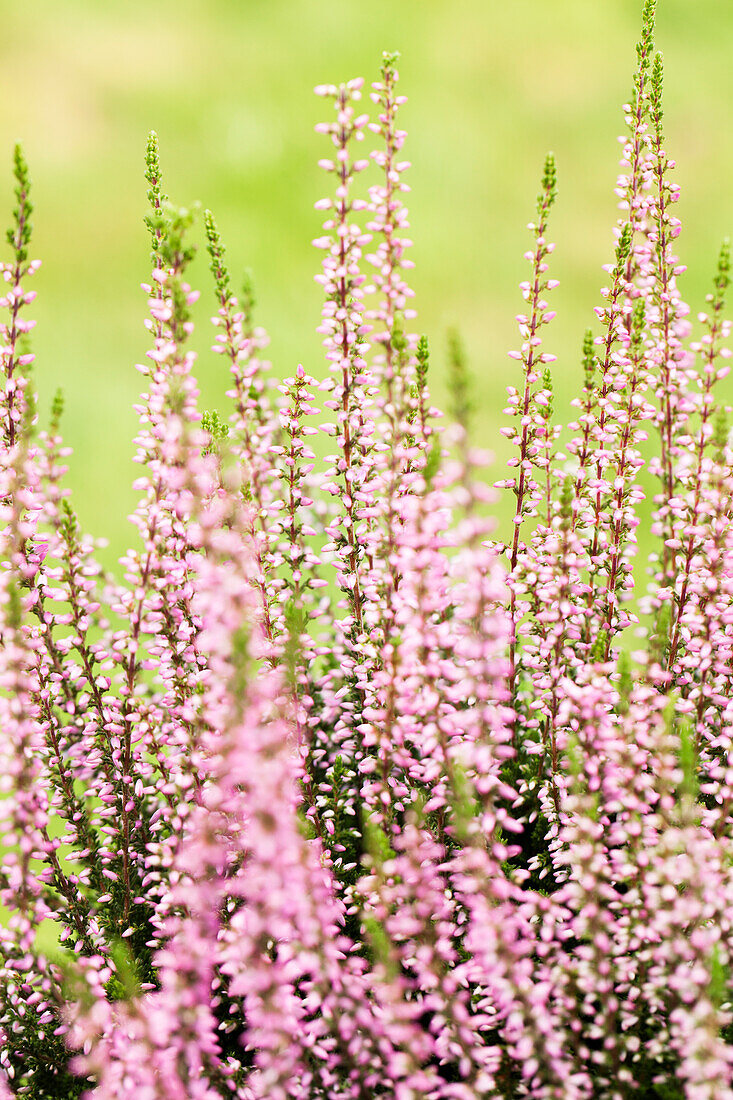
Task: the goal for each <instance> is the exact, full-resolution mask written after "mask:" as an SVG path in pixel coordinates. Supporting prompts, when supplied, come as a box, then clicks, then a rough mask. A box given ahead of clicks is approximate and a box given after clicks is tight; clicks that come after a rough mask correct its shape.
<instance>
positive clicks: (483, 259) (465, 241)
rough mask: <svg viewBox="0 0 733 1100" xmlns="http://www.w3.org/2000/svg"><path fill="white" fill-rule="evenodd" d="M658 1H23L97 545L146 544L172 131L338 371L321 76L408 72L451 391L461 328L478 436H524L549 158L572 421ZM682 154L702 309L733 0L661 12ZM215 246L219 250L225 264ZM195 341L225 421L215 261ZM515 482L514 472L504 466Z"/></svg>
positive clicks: (53, 317) (45, 352)
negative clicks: (148, 402) (626, 122)
mask: <svg viewBox="0 0 733 1100" xmlns="http://www.w3.org/2000/svg"><path fill="white" fill-rule="evenodd" d="M641 6H642V4H641V0H155V2H151V0H23V2H22V3H15V4H11V3H10V2H9V0H4V2H3V3H2V7H1V8H0V10H1V11H2V23H1V27H2V31H1V33H0V154H1V153H2V150H5V162H6V165H7V169H6V172H5V185H4V194H5V196H6V197H5V199H4V200H2V194H3V186H2V175H1V174H0V208H2V206H3V202H4V206H5V208H6V209H7V212H8V215H9V213H10V210H11V207H12V194H11V175H10V160H11V152H12V143H13V142H14V141H15V140H18V139H21V140H22V141H23V142H24V145H25V149H26V153H27V157H28V160H29V162H30V165H31V171H32V176H33V181H34V199H35V204H36V212H35V219H34V220H35V238H34V247H33V255H37V256H40V257H41V258H42V259H43V267H42V269H41V272H40V273H39V275H38V276H37V277H36V280H35V283H34V285H35V287H36V289H37V290H38V291H39V298H38V299H37V301H36V303H35V304H34V309H35V316H37V317H38V321H39V323H38V326H37V328H36V330H35V332H34V334H33V344H34V350H35V351H36V352H37V354H38V367H37V379H38V383H39V386H40V390H41V409H42V415H43V416H44V417H45V416H46V415H47V410H48V407H49V404H50V400H51V397H52V395H53V393H54V391H55V389H56V388H57V387H58V386H61V387H63V390H64V392H65V396H66V410H67V411H66V413H65V417H64V432H65V435H66V437H67V439H68V441H69V443H70V444H71V445H72V446H73V448H74V452H75V453H74V457H73V459H72V466H71V474H70V481H71V484H72V486H73V490H74V498H75V502H76V505H77V508H78V510H79V513H80V515H81V519H82V522H83V524H84V526H85V527H86V528H87V529H88V530H90V531H92V532H93V533H95V534H97V535H103V536H106V537H107V538H109V540H110V549H109V551H108V561H109V562H111V561H112V560H113V559H114V558H116V556H117V555H118V553H119V552H121V550H122V549H123V547H124V545H126V542H127V540H128V538H130V537H131V530H132V529H131V528H129V527H128V525H127V523H126V519H125V517H126V515H127V513H128V512H129V511H131V510H132V507H133V505H134V495H133V493H132V491H131V489H130V484H131V481H132V479H133V477H134V476H135V467H134V466H133V465H132V462H131V456H132V453H133V447H132V437H133V435H134V431H135V419H134V415H133V413H132V409H131V406H132V403H133V401H134V400H135V399H136V398H137V395H138V393H139V391H140V389H141V378H140V375H139V374H138V373H137V372H136V371H135V370H134V364H135V363H136V362H139V361H141V359H142V357H143V356H144V353H145V349H146V346H147V343H146V332H145V329H144V327H143V324H142V321H143V317H144V316H145V296H144V294H143V293H142V291H141V290H140V285H139V284H140V282H141V281H142V280H144V279H145V278H146V277H147V274H148V269H149V245H148V237H147V233H146V231H145V229H144V227H143V224H142V217H143V215H144V213H145V206H146V203H145V182H144V179H143V157H144V149H145V140H146V136H147V133H148V131H149V130H150V129H151V128H154V129H156V130H157V131H158V134H159V136H160V142H161V149H162V155H163V165H164V173H165V179H164V182H165V189H166V190H167V192H168V193H169V195H170V196H171V197H172V198H173V199H174V201H176V202H177V203H180V204H190V203H193V202H194V201H195V200H200V201H201V203H202V205H203V206H204V207H206V206H209V207H211V208H212V210H213V211H214V212H215V215H216V217H217V220H218V222H219V225H220V228H221V230H222V233H223V235H224V238H225V241H226V243H227V247H228V257H229V260H230V264H231V267H232V270H233V273H234V275H235V277H236V278H237V279H238V276H239V273H240V271H241V270H242V269H244V268H245V267H249V268H251V269H252V271H253V273H254V278H255V284H256V290H257V298H258V307H257V313H258V321H259V322H260V323H261V324H263V325H265V326H266V327H267V329H268V330H269V332H270V334H271V338H272V343H271V352H272V358H273V360H274V362H275V363H276V365H277V369H278V370H279V371H281V372H282V373H283V374H285V373H290V372H291V371H292V369H293V367H294V366H295V365H296V364H297V363H298V362H302V363H303V364H304V365H305V366H306V368H307V369H308V370H310V371H311V372H312V373H314V374H317V375H318V374H322V373H323V366H322V355H321V346H320V339H319V337H318V336H317V335H316V334H315V331H314V330H315V326H316V324H317V323H318V314H319V308H320V292H319V288H318V287H317V285H316V284H315V283H314V282H313V275H314V273H315V272H316V271H317V270H318V264H319V260H320V254H319V253H317V252H316V251H315V250H314V249H313V248H312V246H311V243H310V242H311V239H312V238H313V237H315V236H317V235H318V233H319V228H320V223H319V215H318V214H317V212H315V211H314V210H313V203H314V202H315V200H316V199H318V198H319V197H320V196H321V195H322V193H323V188H324V186H325V177H324V175H323V173H322V172H321V171H320V170H319V169H318V168H317V166H316V161H317V160H318V158H319V157H320V156H323V155H326V151H325V148H324V141H325V139H324V138H323V137H321V136H318V135H316V134H315V133H314V131H313V126H314V123H315V122H317V121H318V120H319V118H321V117H323V111H324V101H322V100H318V99H316V98H315V97H314V96H313V95H312V87H313V85H314V84H316V83H320V82H338V81H340V80H345V79H348V78H350V77H352V76H357V75H362V76H364V77H365V78H366V80H367V81H369V80H372V79H376V78H377V76H378V69H379V63H380V58H381V53H382V50H385V49H386V50H390V51H392V50H399V51H401V53H402V62H401V65H400V71H401V78H402V83H401V90H402V91H404V92H405V93H406V94H407V95H408V96H409V103H408V104H407V106H406V107H405V108H404V110H403V115H402V118H403V121H404V124H405V126H406V128H407V129H408V131H409V135H410V136H409V142H408V145H407V148H406V156H408V157H409V159H410V160H411V161H412V163H413V168H412V169H411V171H410V173H409V174H408V177H407V178H408V179H409V182H410V184H411V186H412V189H413V191H412V195H411V199H410V206H411V215H412V216H411V223H412V233H413V237H414V240H415V248H414V251H413V257H414V259H415V261H416V263H417V269H416V271H415V273H414V278H413V285H414V287H415V289H416V291H417V305H418V308H419V311H420V321H419V329H420V331H421V332H425V333H426V334H427V335H428V336H429V338H430V341H431V345H432V348H433V353H434V354H433V363H434V368H435V370H434V377H433V390H434V393H435V395H436V397H437V399H438V401H441V400H442V399H443V398H444V396H445V391H444V368H443V365H442V364H443V362H444V359H445V354H444V349H445V333H446V329H447V328H448V327H449V326H450V325H458V326H459V328H460V330H461V332H462V334H463V337H464V341H465V344H466V347H467V351H468V355H469V359H470V364H471V368H472V373H473V377H474V397H475V405H476V416H475V426H474V435H475V439H476V441H477V442H478V443H480V444H481V445H483V446H487V447H489V448H490V449H492V450H493V451H494V452H495V454H496V456H497V458H496V461H497V464H501V463H502V461H503V459H505V457H506V450H505V449H504V448H503V447H502V438H501V436H500V435H499V433H498V427H499V425H500V421H501V409H502V408H503V405H504V400H503V399H504V387H505V386H506V385H507V384H508V383H509V382H510V381H512V380H513V377H514V370H515V367H516V364H513V363H512V362H511V361H510V360H508V359H507V355H506V353H507V351H508V349H510V348H511V347H513V346H514V345H515V342H516V336H515V327H514V315H515V314H516V312H517V311H518V309H519V308H520V306H521V299H520V297H519V293H518V291H517V285H516V284H517V283H518V281H519V280H520V279H522V278H524V277H525V268H526V263H525V261H523V259H522V255H523V253H524V251H525V250H526V248H527V247H528V239H529V238H528V234H527V231H526V223H527V221H528V220H529V219H530V218H531V216H532V213H533V206H534V200H535V196H536V194H537V190H538V182H539V177H540V173H541V166H542V161H543V157H544V154H545V152H546V150H548V149H552V150H554V152H555V154H556V157H557V162H558V168H559V182H560V194H559V200H558V203H557V206H556V210H555V213H554V215H553V225H552V233H551V236H552V237H553V239H555V240H556V241H558V242H559V243H558V248H557V251H556V254H555V261H554V270H553V274H554V275H556V276H557V277H558V278H559V279H560V280H561V286H560V288H559V290H557V291H556V292H555V296H554V300H553V305H554V306H555V307H556V308H557V310H558V319H557V321H556V322H555V323H554V325H553V327H552V329H551V330H549V335H548V342H549V345H550V348H551V350H553V351H555V352H556V353H557V354H558V355H559V361H558V364H557V365H556V389H557V408H558V415H559V416H560V418H561V419H567V417H568V411H569V409H568V402H569V398H570V396H571V393H572V390H573V388H574V386H575V385H576V383H577V381H578V377H579V367H578V360H579V348H580V342H581V338H582V333H583V330H584V328H585V327H586V326H587V325H588V324H589V323H592V322H593V320H594V318H593V313H592V310H593V306H594V305H596V304H598V288H599V286H601V285H602V283H603V279H604V275H603V272H602V271H601V265H602V264H603V263H606V262H608V260H609V259H610V257H611V253H612V248H613V242H612V236H611V226H612V225H613V223H614V220H615V216H616V212H615V199H614V196H613V185H614V180H615V176H616V170H617V160H618V145H617V142H616V137H617V135H618V134H619V133H621V131H622V114H621V105H622V103H623V102H624V101H625V100H626V99H628V96H629V92H630V88H631V76H632V72H633V69H634V63H635V53H634V44H635V42H636V39H637V37H638V29H639V23H640V11H641ZM659 8H660V10H659V15H658V35H657V40H658V45H659V47H660V48H662V49H663V51H664V55H665V61H666V127H667V133H668V149H669V150H670V152H671V153H672V155H674V156H676V158H677V160H678V164H679V169H678V173H677V175H678V178H679V180H680V182H681V184H682V188H683V191H682V194H683V197H682V201H681V203H680V205H679V212H680V216H681V217H682V220H683V227H684V228H683V235H682V236H681V238H680V240H679V242H678V243H679V246H680V252H681V255H682V259H683V261H684V262H685V263H687V264H688V268H689V270H688V274H687V275H685V276H684V278H683V280H682V287H683V291H684V293H685V294H686V296H687V298H688V300H689V301H690V302H691V304H692V305H693V312H696V311H697V309H698V308H699V307H700V306H701V305H702V303H703V299H704V295H705V293H706V291H707V288H708V285H709V282H710V279H711V276H712V272H713V270H714V265H715V260H716V255H717V250H718V247H719V243H720V239H721V237H722V236H724V235H726V234H728V233H730V232H731V231H732V230H733V202H732V199H731V196H732V194H733V189H732V188H731V181H732V180H733V134H732V130H733V127H732V126H731V123H732V122H733V66H732V65H731V56H732V53H733V3H731V0H723V2H722V3H721V0H660V4H659ZM202 252H203V250H202ZM192 274H193V281H194V284H195V285H198V286H199V287H200V288H201V290H202V299H201V306H200V308H199V309H198V312H197V320H198V321H199V322H200V323H199V327H198V331H197V335H196V340H195V346H196V347H197V349H198V351H199V353H200V361H199V370H198V374H199V378H200V382H201V387H202V391H203V397H202V403H203V407H205V408H219V409H220V410H221V411H224V410H225V409H226V402H225V399H224V397H223V392H224V390H225V389H226V384H227V378H226V372H225V371H224V369H223V366H222V361H221V360H220V359H218V358H217V357H216V356H214V355H213V354H211V353H210V350H209V347H210V343H211V329H210V327H209V326H208V317H209V316H210V314H211V313H212V312H213V309H212V306H213V297H212V289H211V281H210V277H209V273H208V269H207V263H206V257H205V255H201V256H200V257H199V259H198V260H197V262H196V264H195V266H194V269H193V273H192ZM497 476H502V475H501V474H499V473H498V472H497Z"/></svg>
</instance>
